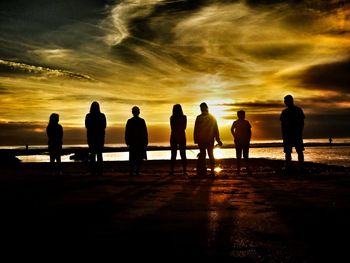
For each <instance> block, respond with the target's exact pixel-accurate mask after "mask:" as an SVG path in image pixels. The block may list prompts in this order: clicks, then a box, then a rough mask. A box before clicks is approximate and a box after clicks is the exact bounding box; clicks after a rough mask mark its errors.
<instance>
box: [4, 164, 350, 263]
mask: <svg viewBox="0 0 350 263" xmlns="http://www.w3.org/2000/svg"><path fill="white" fill-rule="evenodd" d="M251 163H252V174H251V175H248V174H247V173H246V172H245V171H242V172H241V173H240V174H237V170H236V166H235V160H234V159H223V160H217V166H219V167H220V168H221V169H222V170H221V171H220V172H218V173H217V174H216V176H215V177H198V176H196V171H195V160H190V161H189V171H188V175H187V176H184V175H182V172H181V169H180V166H181V165H180V163H178V164H177V169H178V170H176V173H175V175H173V176H170V175H169V165H170V164H169V161H146V162H145V163H144V165H143V169H142V174H141V175H140V176H129V173H128V163H127V162H116V161H114V162H105V163H104V173H103V175H102V176H91V175H90V174H89V169H88V164H87V163H84V162H76V163H63V166H62V172H63V173H62V175H60V176H51V175H50V172H49V164H48V163H19V164H1V176H0V188H1V189H0V197H1V199H0V202H1V207H2V216H1V221H0V222H1V225H0V230H1V233H2V238H3V240H6V246H9V247H11V246H15V247H16V248H17V249H19V248H23V247H25V248H28V247H31V246H33V247H40V250H42V249H44V248H45V250H48V251H52V252H55V253H59V254H61V255H65V254H66V253H67V254H68V253H71V252H74V253H77V254H78V253H83V255H84V256H87V255H89V254H90V253H94V252H96V251H99V252H103V254H104V255H106V254H108V255H109V256H110V257H111V259H113V260H118V259H122V258H125V257H127V259H129V260H131V259H138V258H142V259H162V260H164V261H165V262H166V261H171V260H173V259H197V260H198V259H202V260H207V259H217V260H219V261H230V262H321V261H323V262H325V261H326V262H327V261H328V262H340V260H341V261H344V262H345V261H346V259H347V260H349V255H348V252H347V250H346V249H347V244H348V242H347V238H348V236H349V234H350V224H349V222H350V202H349V201H350V176H349V168H344V167H339V166H329V165H324V164H317V163H306V172H305V173H302V174H300V173H298V172H297V170H295V171H294V172H291V173H285V171H284V170H283V169H282V167H283V161H282V160H269V159H263V158H259V159H252V160H251ZM294 165H295V166H296V164H295V163H294ZM344 240H345V241H344ZM40 250H32V251H31V253H32V254H33V255H35V254H36V253H38V254H40V253H41V252H40ZM219 261H218V262H219Z"/></svg>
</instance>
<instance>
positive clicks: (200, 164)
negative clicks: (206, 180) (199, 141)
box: [197, 145, 207, 176]
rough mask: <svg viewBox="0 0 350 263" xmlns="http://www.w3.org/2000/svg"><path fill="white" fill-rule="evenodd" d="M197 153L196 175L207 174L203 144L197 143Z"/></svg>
mask: <svg viewBox="0 0 350 263" xmlns="http://www.w3.org/2000/svg"><path fill="white" fill-rule="evenodd" d="M198 147H199V154H198V159H197V175H199V176H205V175H206V174H207V168H206V163H205V155H206V152H205V151H206V147H205V145H204V146H203V145H198Z"/></svg>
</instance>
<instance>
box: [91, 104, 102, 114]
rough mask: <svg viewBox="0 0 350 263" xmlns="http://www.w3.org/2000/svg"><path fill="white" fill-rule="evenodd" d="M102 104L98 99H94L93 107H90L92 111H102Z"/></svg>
mask: <svg viewBox="0 0 350 263" xmlns="http://www.w3.org/2000/svg"><path fill="white" fill-rule="evenodd" d="M100 112H101V111H100V104H98V102H97V101H94V102H93V103H91V107H90V113H93V114H94V113H100Z"/></svg>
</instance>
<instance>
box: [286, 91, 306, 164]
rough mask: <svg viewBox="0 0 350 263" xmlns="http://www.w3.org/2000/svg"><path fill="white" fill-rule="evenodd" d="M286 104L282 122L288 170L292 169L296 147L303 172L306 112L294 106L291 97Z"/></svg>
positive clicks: (287, 97) (288, 96) (288, 97)
mask: <svg viewBox="0 0 350 263" xmlns="http://www.w3.org/2000/svg"><path fill="white" fill-rule="evenodd" d="M284 104H285V105H286V106H287V108H286V109H284V110H283V111H282V113H281V117H280V120H281V128H282V137H283V146H284V152H285V155H286V168H287V169H290V168H291V162H292V148H293V147H295V150H296V152H297V153H298V161H299V167H300V169H301V170H302V169H303V164H304V153H303V151H304V144H303V129H304V119H305V116H304V112H303V110H302V109H301V108H299V107H297V106H295V105H294V100H293V97H292V96H291V95H287V96H285V97H284Z"/></svg>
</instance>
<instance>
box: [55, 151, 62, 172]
mask: <svg viewBox="0 0 350 263" xmlns="http://www.w3.org/2000/svg"><path fill="white" fill-rule="evenodd" d="M56 161H57V169H56V173H57V175H60V174H61V154H58V155H57V158H56Z"/></svg>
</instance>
